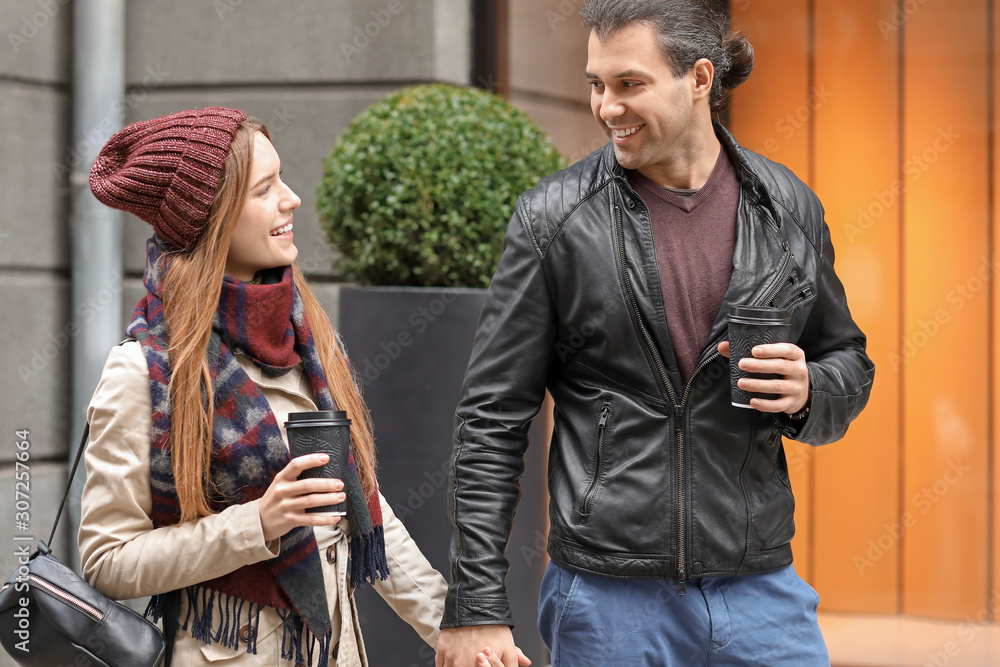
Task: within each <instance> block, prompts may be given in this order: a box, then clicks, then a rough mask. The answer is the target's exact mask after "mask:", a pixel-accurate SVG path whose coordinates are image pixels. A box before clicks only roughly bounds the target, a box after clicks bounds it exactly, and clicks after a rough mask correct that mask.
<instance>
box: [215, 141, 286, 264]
mask: <svg viewBox="0 0 1000 667" xmlns="http://www.w3.org/2000/svg"><path fill="white" fill-rule="evenodd" d="M280 170H281V160H280V159H279V158H278V153H277V152H276V151H275V150H274V146H272V145H271V142H270V141H268V140H267V137H265V136H264V135H263V134H262V133H260V132H257V133H256V134H255V135H254V148H253V169H252V171H251V172H250V190H249V191H247V197H246V201H245V202H244V203H243V211H242V212H241V213H240V219H239V221H238V222H237V223H236V229H235V230H234V231H233V239H232V241H231V242H230V244H229V254H228V255H227V256H226V275H228V276H230V277H232V278H237V279H239V280H243V281H246V282H249V281H250V280H253V277H254V274H255V273H257V272H258V271H261V270H263V269H270V268H273V267H276V266H288V265H289V264H291V263H292V262H293V261H295V258H296V257H297V256H298V254H299V251H298V249H297V248H296V247H295V244H294V243H292V211H294V210H295V209H297V208H298V207H299V205H301V204H302V200H301V199H299V197H298V195H296V194H295V193H294V192H292V190H291V188H289V187H288V186H287V185H285V184H284V183H283V182H282V181H281V175H280Z"/></svg>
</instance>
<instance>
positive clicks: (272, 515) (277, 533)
mask: <svg viewBox="0 0 1000 667" xmlns="http://www.w3.org/2000/svg"><path fill="white" fill-rule="evenodd" d="M329 459H330V457H329V456H328V455H326V454H309V455H307V456H299V457H297V458H294V459H292V460H291V461H289V462H288V465H286V466H285V467H284V468H283V469H282V470H281V472H279V473H278V474H277V475H275V476H274V479H272V480H271V485H270V486H268V487H267V491H265V492H264V495H263V496H262V497H261V499H260V503H259V504H258V511H259V512H260V525H261V527H262V528H263V529H264V539H265V540H266V541H268V542H270V541H271V540H274V539H277V538H279V537H282V536H283V535H284V534H285V533H287V532H288V531H290V530H291V529H292V528H297V527H299V526H332V525H333V524H335V523H337V522H338V521H340V517H339V516H326V515H323V514H307V513H306V508H307V507H319V506H320V505H336V504H337V503H342V502H344V500H345V499H346V495H345V494H344V493H342V491H343V489H344V483H343V482H342V481H340V480H339V479H303V480H299V479H298V476H299V474H300V473H301V472H302V471H303V470H305V469H307V468H316V467H318V466H321V465H325V464H326V462H327V461H328V460H329Z"/></svg>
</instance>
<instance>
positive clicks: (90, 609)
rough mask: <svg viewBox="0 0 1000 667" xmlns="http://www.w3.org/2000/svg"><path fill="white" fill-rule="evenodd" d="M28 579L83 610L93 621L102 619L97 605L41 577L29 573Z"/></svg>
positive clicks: (102, 616)
mask: <svg viewBox="0 0 1000 667" xmlns="http://www.w3.org/2000/svg"><path fill="white" fill-rule="evenodd" d="M28 579H29V580H30V581H31V583H33V584H35V585H36V586H38V587H40V588H43V589H45V590H46V591H48V592H49V593H51V594H52V595H55V596H56V597H58V598H60V599H61V600H63V601H64V602H66V603H67V604H69V605H70V606H73V607H76V608H77V609H79V610H80V611H82V612H84V613H85V614H87V615H88V616H90V617H91V618H93V619H94V620H95V621H103V620H104V614H102V613H101V611H100V610H99V609H98V608H97V607H95V606H93V605H91V604H88V603H86V602H84V601H83V600H81V599H80V598H78V597H76V596H75V595H73V594H71V593H67V592H66V591H64V590H63V589H61V588H57V587H56V586H53V585H52V584H50V583H49V582H47V581H45V580H44V579H42V578H41V577H39V576H36V575H34V574H29V575H28Z"/></svg>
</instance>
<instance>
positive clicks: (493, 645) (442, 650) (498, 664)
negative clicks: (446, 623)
mask: <svg viewBox="0 0 1000 667" xmlns="http://www.w3.org/2000/svg"><path fill="white" fill-rule="evenodd" d="M530 664H531V660H528V658H527V656H525V655H524V653H521V649H519V648H518V647H517V646H515V645H514V635H512V634H511V632H510V627H509V626H506V625H470V626H467V627H462V628H445V629H444V630H442V631H441V637H440V638H439V639H438V643H437V655H436V657H435V658H434V665H435V667H485V666H486V665H489V667H517V666H518V665H520V666H521V667H527V666H528V665H530Z"/></svg>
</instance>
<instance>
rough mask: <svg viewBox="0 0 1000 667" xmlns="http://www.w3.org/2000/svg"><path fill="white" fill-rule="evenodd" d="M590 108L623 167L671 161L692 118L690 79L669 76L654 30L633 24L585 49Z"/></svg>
mask: <svg viewBox="0 0 1000 667" xmlns="http://www.w3.org/2000/svg"><path fill="white" fill-rule="evenodd" d="M587 55H588V58H587V78H588V79H589V80H590V84H591V87H592V89H591V93H590V107H591V109H592V110H593V112H594V117H595V118H596V119H597V122H598V123H600V124H601V126H602V127H603V128H604V130H605V132H606V133H608V134H609V135H611V136H613V139H614V144H615V155H616V156H617V158H618V162H619V163H620V164H621V165H622V166H623V167H625V168H626V169H643V168H644V167H654V168H655V167H656V166H658V165H666V164H669V163H672V162H675V161H676V160H677V159H678V157H679V156H681V155H683V154H684V153H685V152H686V150H685V149H686V148H687V144H688V142H689V131H690V130H691V129H692V128H693V119H694V101H695V100H694V97H693V95H692V92H693V87H694V76H693V74H692V73H691V72H688V73H686V74H685V75H683V76H681V77H675V76H674V73H673V71H672V70H671V69H670V65H669V63H667V60H666V58H665V57H664V55H663V51H662V50H661V49H660V45H659V42H658V41H657V38H656V32H655V30H654V29H653V28H652V27H651V26H649V25H647V24H645V23H634V24H632V25H629V26H626V27H625V28H623V29H621V30H619V31H618V32H616V33H614V34H613V35H611V36H609V37H608V38H607V39H606V40H604V41H601V40H600V39H598V37H597V35H596V34H595V33H593V32H591V33H590V42H589V44H588V47H587Z"/></svg>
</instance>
